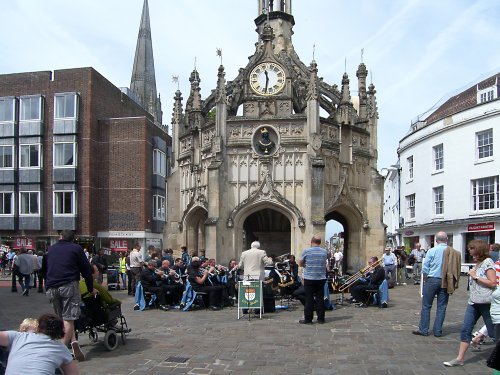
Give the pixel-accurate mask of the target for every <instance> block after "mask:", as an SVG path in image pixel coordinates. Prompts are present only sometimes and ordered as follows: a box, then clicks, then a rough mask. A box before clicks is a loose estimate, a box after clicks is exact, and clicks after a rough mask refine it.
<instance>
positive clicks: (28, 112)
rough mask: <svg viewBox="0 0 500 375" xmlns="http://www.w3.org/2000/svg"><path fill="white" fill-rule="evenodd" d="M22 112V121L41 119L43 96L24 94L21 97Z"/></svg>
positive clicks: (20, 117)
mask: <svg viewBox="0 0 500 375" xmlns="http://www.w3.org/2000/svg"><path fill="white" fill-rule="evenodd" d="M20 107H21V111H20V112H21V113H20V114H19V120H21V121H40V120H41V116H40V114H41V112H42V97H41V96H24V97H21V99H20Z"/></svg>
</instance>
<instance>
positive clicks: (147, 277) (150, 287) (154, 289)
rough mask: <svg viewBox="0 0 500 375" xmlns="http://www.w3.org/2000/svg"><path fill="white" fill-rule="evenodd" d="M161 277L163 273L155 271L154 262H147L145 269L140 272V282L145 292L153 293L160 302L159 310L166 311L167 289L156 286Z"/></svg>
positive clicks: (152, 260)
mask: <svg viewBox="0 0 500 375" xmlns="http://www.w3.org/2000/svg"><path fill="white" fill-rule="evenodd" d="M162 276H163V271H161V270H156V260H154V259H150V260H148V262H147V264H146V267H145V268H144V269H143V270H142V271H141V274H140V280H141V284H142V288H143V290H144V291H145V292H149V293H154V294H155V295H156V298H158V301H159V302H160V310H163V311H168V307H167V292H168V290H167V288H166V287H165V286H163V285H158V282H159V281H161V278H162Z"/></svg>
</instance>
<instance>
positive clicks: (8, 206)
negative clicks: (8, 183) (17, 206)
mask: <svg viewBox="0 0 500 375" xmlns="http://www.w3.org/2000/svg"><path fill="white" fill-rule="evenodd" d="M13 195H14V194H13V193H12V192H11V191H9V192H3V191H2V192H0V215H12V214H14V210H13V201H12V197H13Z"/></svg>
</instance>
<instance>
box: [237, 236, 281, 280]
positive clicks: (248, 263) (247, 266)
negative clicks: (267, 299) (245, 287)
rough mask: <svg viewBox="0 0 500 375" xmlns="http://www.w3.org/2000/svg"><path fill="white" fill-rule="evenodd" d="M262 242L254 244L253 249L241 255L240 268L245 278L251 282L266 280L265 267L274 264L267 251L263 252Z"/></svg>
mask: <svg viewBox="0 0 500 375" xmlns="http://www.w3.org/2000/svg"><path fill="white" fill-rule="evenodd" d="M259 248H260V242H259V241H254V242H252V245H251V248H250V249H249V250H246V251H244V252H242V253H241V258H240V263H239V265H238V267H239V268H240V269H243V270H244V272H243V274H244V278H245V279H251V280H261V281H263V280H264V279H265V266H266V265H270V264H272V263H273V261H272V259H271V258H268V257H267V254H266V251H265V250H261V249H259Z"/></svg>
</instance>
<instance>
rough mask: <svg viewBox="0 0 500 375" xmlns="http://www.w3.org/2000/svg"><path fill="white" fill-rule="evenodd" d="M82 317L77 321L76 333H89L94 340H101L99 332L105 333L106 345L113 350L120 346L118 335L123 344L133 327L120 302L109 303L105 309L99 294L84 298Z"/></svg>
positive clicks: (81, 307)
mask: <svg viewBox="0 0 500 375" xmlns="http://www.w3.org/2000/svg"><path fill="white" fill-rule="evenodd" d="M80 309H81V314H80V318H78V319H77V320H76V321H75V333H76V335H77V337H78V334H79V333H80V334H81V333H88V335H89V339H90V340H91V341H92V342H94V343H95V342H97V341H98V340H99V335H98V334H99V332H101V333H104V346H105V347H106V349H107V350H109V351H112V350H115V349H116V348H117V347H118V342H119V339H118V335H120V336H121V341H122V344H123V345H125V343H126V341H127V337H126V335H127V333H129V332H130V331H131V329H129V328H128V326H127V320H126V319H125V317H124V316H123V315H122V311H121V305H120V304H111V305H108V308H107V309H105V308H104V306H103V305H102V302H101V298H100V297H99V295H98V294H96V295H95V296H91V297H87V298H83V299H82V302H81V304H80Z"/></svg>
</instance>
